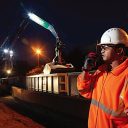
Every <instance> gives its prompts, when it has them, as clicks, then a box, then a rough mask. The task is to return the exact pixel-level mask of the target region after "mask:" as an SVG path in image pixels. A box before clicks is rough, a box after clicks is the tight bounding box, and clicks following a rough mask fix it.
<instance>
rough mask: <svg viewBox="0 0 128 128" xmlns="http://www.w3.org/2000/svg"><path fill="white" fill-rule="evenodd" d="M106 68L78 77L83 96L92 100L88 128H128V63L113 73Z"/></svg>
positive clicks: (121, 65)
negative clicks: (83, 78)
mask: <svg viewBox="0 0 128 128" xmlns="http://www.w3.org/2000/svg"><path fill="white" fill-rule="evenodd" d="M105 68H106V66H105V65H102V66H100V67H99V69H98V70H97V71H96V72H95V73H94V74H89V73H88V72H85V80H84V81H83V80H82V79H81V74H80V75H79V76H78V80H77V88H78V90H79V93H80V94H81V95H82V96H83V97H85V98H89V99H91V105H90V110H89V119H88V128H128V59H126V60H125V61H124V62H123V63H122V64H120V65H119V66H117V67H116V68H115V69H114V70H112V71H111V72H106V71H105Z"/></svg>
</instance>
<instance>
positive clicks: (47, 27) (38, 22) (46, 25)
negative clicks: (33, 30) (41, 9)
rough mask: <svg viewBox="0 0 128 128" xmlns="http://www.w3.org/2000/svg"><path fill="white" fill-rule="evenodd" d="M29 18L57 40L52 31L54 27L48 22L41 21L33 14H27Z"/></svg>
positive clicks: (55, 34) (54, 32)
mask: <svg viewBox="0 0 128 128" xmlns="http://www.w3.org/2000/svg"><path fill="white" fill-rule="evenodd" d="M28 16H29V18H30V19H31V20H32V21H34V22H36V23H37V24H39V25H41V26H42V27H44V28H46V29H48V30H49V31H51V33H52V34H53V35H54V36H55V37H56V38H58V35H57V33H56V31H55V29H54V27H53V26H52V25H50V24H49V23H48V22H46V21H45V20H43V19H41V18H40V17H38V16H37V15H35V14H34V13H28Z"/></svg>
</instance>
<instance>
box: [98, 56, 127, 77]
mask: <svg viewBox="0 0 128 128" xmlns="http://www.w3.org/2000/svg"><path fill="white" fill-rule="evenodd" d="M127 67H128V59H126V60H125V61H124V62H123V63H121V64H120V65H118V66H117V67H116V68H115V69H113V70H112V71H111V73H112V74H113V75H115V76H118V75H119V74H120V73H122V72H123V71H124V70H125V69H126V68H127ZM106 71H107V65H106V64H103V65H101V66H100V67H99V68H98V70H97V73H100V72H106ZM97 73H96V74H97Z"/></svg>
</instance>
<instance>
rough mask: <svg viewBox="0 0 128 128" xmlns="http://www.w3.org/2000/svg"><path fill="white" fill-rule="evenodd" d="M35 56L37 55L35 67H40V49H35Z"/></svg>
mask: <svg viewBox="0 0 128 128" xmlns="http://www.w3.org/2000/svg"><path fill="white" fill-rule="evenodd" d="M36 54H37V65H38V67H39V66H40V62H39V61H40V55H41V49H39V48H37V49H36Z"/></svg>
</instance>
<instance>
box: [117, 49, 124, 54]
mask: <svg viewBox="0 0 128 128" xmlns="http://www.w3.org/2000/svg"><path fill="white" fill-rule="evenodd" d="M116 53H117V54H118V55H124V49H123V48H117V49H116Z"/></svg>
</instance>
